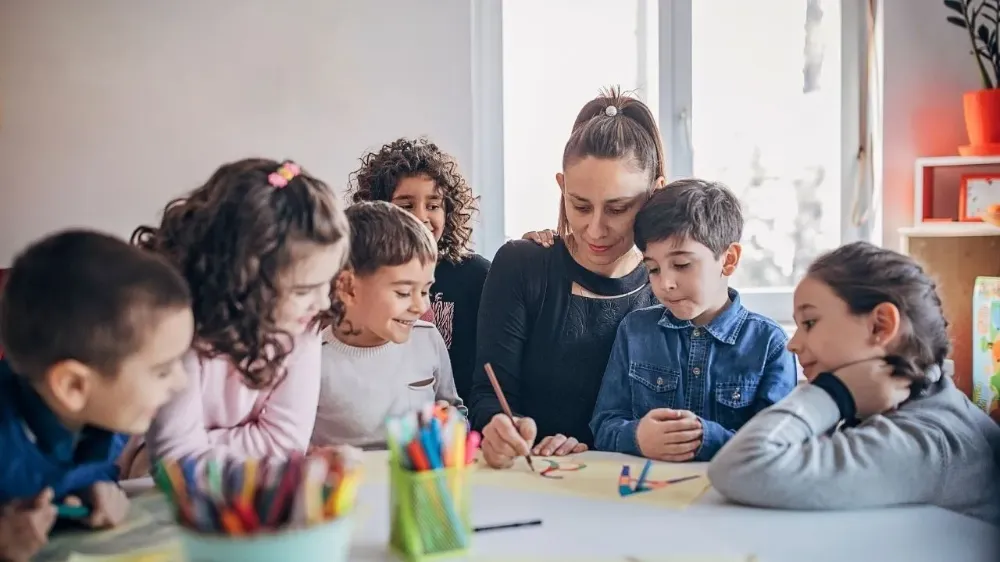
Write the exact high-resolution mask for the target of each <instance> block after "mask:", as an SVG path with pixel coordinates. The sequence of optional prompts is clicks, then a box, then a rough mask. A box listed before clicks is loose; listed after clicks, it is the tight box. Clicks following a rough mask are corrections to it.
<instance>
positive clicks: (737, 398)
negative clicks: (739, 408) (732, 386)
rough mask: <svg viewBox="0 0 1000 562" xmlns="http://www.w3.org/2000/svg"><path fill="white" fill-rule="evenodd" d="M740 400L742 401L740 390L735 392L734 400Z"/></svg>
mask: <svg viewBox="0 0 1000 562" xmlns="http://www.w3.org/2000/svg"><path fill="white" fill-rule="evenodd" d="M739 399H740V391H739V389H737V390H734V391H733V400H739Z"/></svg>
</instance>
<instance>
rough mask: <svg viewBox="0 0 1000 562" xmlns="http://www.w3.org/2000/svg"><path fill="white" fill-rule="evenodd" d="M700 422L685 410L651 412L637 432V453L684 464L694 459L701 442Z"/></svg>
mask: <svg viewBox="0 0 1000 562" xmlns="http://www.w3.org/2000/svg"><path fill="white" fill-rule="evenodd" d="M702 436H703V434H702V427H701V420H699V419H698V416H696V415H694V414H693V413H692V412H689V411H688V410H671V409H669V408H656V409H653V410H650V411H649V412H648V413H647V414H646V415H645V416H643V418H642V419H641V420H639V427H638V429H636V434H635V437H636V441H638V442H639V450H640V451H641V452H642V455H643V456H644V457H646V458H649V459H653V460H658V461H668V462H684V461H689V460H691V459H693V458H694V455H695V453H696V452H697V451H698V447H701V439H702Z"/></svg>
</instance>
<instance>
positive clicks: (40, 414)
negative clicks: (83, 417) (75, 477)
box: [0, 361, 114, 463]
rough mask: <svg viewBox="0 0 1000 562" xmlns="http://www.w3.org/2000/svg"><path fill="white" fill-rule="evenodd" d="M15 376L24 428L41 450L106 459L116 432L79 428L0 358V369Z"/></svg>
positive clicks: (65, 457) (58, 456) (64, 457)
mask: <svg viewBox="0 0 1000 562" xmlns="http://www.w3.org/2000/svg"><path fill="white" fill-rule="evenodd" d="M4 370H6V371H7V372H6V373H4V374H5V375H8V376H13V377H14V378H15V381H16V382H15V384H14V385H13V388H14V392H15V395H16V402H15V403H16V404H17V411H18V412H17V413H18V414H19V415H20V417H21V420H22V421H23V422H24V423H23V425H24V430H25V432H26V433H27V434H28V438H29V439H31V440H32V441H33V442H34V443H35V445H36V446H37V447H38V450H39V451H41V452H42V454H44V455H46V456H49V457H51V458H53V459H55V460H57V461H58V462H63V463H69V462H87V461H92V460H104V459H106V458H107V455H108V451H109V450H110V448H111V447H112V446H113V438H114V434H112V433H111V432H109V431H105V430H103V429H98V428H96V427H90V426H87V427H84V428H83V429H82V430H81V431H79V432H76V431H73V430H71V429H69V428H68V427H66V426H65V425H63V423H62V422H61V421H60V420H59V418H58V417H56V415H55V413H54V412H53V411H52V409H51V408H49V405H48V404H46V403H45V400H43V399H42V397H41V396H40V395H39V394H38V392H37V391H35V389H34V388H32V387H31V385H30V384H28V382H27V381H25V380H23V379H21V378H20V377H18V376H17V375H15V374H14V373H13V371H12V370H11V368H10V365H9V364H8V363H7V362H6V361H0V371H4Z"/></svg>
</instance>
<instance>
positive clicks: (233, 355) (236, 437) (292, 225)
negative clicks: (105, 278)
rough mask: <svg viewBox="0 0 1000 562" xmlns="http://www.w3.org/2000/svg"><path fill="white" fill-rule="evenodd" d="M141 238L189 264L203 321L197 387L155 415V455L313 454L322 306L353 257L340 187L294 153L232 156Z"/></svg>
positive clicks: (190, 358)
mask: <svg viewBox="0 0 1000 562" xmlns="http://www.w3.org/2000/svg"><path fill="white" fill-rule="evenodd" d="M133 241H134V242H135V243H136V244H138V245H139V246H140V247H142V248H145V249H147V250H150V251H152V252H155V253H157V254H160V255H162V256H164V257H166V258H167V260H169V261H170V262H171V263H173V264H174V265H175V266H176V267H177V268H178V269H179V270H180V272H181V273H182V274H183V275H184V277H185V278H186V279H187V281H188V283H189V284H190V286H191V292H192V295H193V309H194V317H195V336H194V343H193V346H192V351H191V352H190V353H189V354H188V355H187V356H186V357H185V359H184V364H185V366H186V368H187V371H188V374H189V376H190V383H189V384H188V387H187V388H186V389H185V391H183V392H182V393H180V394H179V395H178V396H177V397H176V398H175V399H173V400H172V401H171V402H169V403H168V404H167V405H166V406H165V407H163V408H162V409H161V410H160V412H159V414H158V415H157V417H156V419H155V420H154V422H153V425H152V427H151V428H150V430H149V433H148V434H147V442H148V443H149V449H150V450H149V455H150V456H151V457H152V458H153V459H154V460H155V459H159V458H164V457H172V458H177V457H182V456H189V455H191V456H201V455H204V454H206V453H208V452H209V451H215V452H218V453H219V454H222V455H227V456H237V457H260V456H264V455H273V454H276V455H285V454H289V453H291V452H293V451H305V450H306V449H307V447H308V445H309V438H310V436H311V435H312V430H313V423H314V421H315V417H316V406H317V403H318V401H319V388H320V336H319V329H321V326H320V324H322V323H323V322H324V321H326V320H321V313H324V312H326V311H327V310H328V309H329V308H330V291H331V282H332V280H333V278H334V277H335V276H336V275H337V273H338V272H339V271H340V269H341V268H342V267H343V265H344V261H345V259H346V255H347V244H348V225H347V219H346V217H345V216H344V213H343V210H342V209H340V207H339V205H338V204H337V202H336V199H335V195H334V194H333V191H332V190H331V189H330V188H329V187H328V186H327V185H326V184H325V183H323V182H322V181H320V180H318V179H316V178H315V177H313V176H311V175H309V174H307V173H305V172H304V171H303V170H301V169H300V168H299V166H298V165H296V164H295V163H293V162H290V161H285V162H277V161H274V160H267V159H262V158H253V159H246V160H241V161H238V162H233V163H230V164H225V165H223V166H222V167H220V168H219V169H218V170H217V171H216V172H215V173H214V174H213V175H212V177H211V178H209V180H208V182H207V183H205V185H203V186H202V187H199V188H197V189H196V190H194V191H193V192H191V193H190V194H188V195H186V196H185V197H183V198H181V199H177V200H175V201H173V202H171V203H169V204H168V205H167V207H166V210H165V211H164V213H163V220H162V222H161V224H160V226H159V227H157V228H151V227H145V226H144V227H140V228H138V229H137V230H136V231H135V233H134V234H133ZM131 472H132V474H135V473H136V470H134V469H133V470H132V471H131Z"/></svg>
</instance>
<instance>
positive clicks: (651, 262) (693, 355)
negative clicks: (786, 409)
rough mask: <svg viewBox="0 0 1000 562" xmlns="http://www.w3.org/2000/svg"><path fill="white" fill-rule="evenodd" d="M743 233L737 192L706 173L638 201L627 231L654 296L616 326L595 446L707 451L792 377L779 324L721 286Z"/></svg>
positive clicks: (677, 458) (680, 456) (706, 454)
mask: <svg viewBox="0 0 1000 562" xmlns="http://www.w3.org/2000/svg"><path fill="white" fill-rule="evenodd" d="M742 234H743V213H742V210H741V209H740V202H739V200H737V199H736V196H734V195H733V193H732V192H731V191H729V189H728V188H726V187H725V186H723V185H722V184H719V183H715V182H707V181H703V180H698V179H685V180H679V181H676V182H673V183H671V184H670V185H667V186H666V187H665V188H663V189H662V190H660V191H658V192H656V193H655V194H654V195H653V196H652V197H651V198H650V200H649V201H648V202H647V203H646V204H645V205H644V206H643V208H642V209H641V210H640V211H639V214H638V215H637V216H636V219H635V243H636V246H638V247H639V249H640V250H642V252H643V256H644V258H645V263H646V267H648V268H649V282H650V284H651V285H652V289H653V292H654V294H655V295H656V298H657V299H658V300H659V301H660V303H661V304H660V305H657V306H652V307H649V308H644V309H642V310H637V311H635V312H632V313H631V314H629V315H628V316H626V317H625V319H624V320H622V323H621V325H619V326H618V335H617V337H616V339H615V343H614V346H613V347H612V350H611V357H610V359H609V360H608V366H607V369H606V371H605V373H604V379H603V382H602V383H601V390H600V393H599V394H598V396H597V405H596V407H595V408H594V416H593V418H592V420H591V422H590V428H591V430H592V431H593V432H594V439H595V445H596V448H597V449H598V450H603V451H616V452H620V453H627V454H631V455H636V456H643V457H647V458H651V459H656V460H661V461H673V462H681V461H689V460H696V461H708V460H711V458H712V456H714V455H715V453H716V451H718V450H719V449H720V448H721V447H722V445H723V444H725V443H726V441H728V440H729V438H730V437H732V436H733V434H734V433H735V432H736V430H738V429H739V428H740V427H741V426H742V425H743V424H744V423H746V422H747V421H748V420H749V419H750V418H751V417H752V416H753V415H754V414H756V413H757V412H759V411H761V410H763V409H764V408H767V407H768V406H770V405H771V404H774V403H775V402H777V401H779V400H781V399H782V398H784V397H785V395H787V394H788V393H789V392H791V391H792V389H793V388H794V387H795V382H796V369H795V358H794V356H793V355H792V354H791V353H790V352H789V351H788V350H787V349H786V347H785V346H786V344H787V342H788V339H787V336H786V335H785V332H784V331H783V330H782V329H781V327H780V326H778V324H776V323H775V322H774V321H772V320H770V319H768V318H765V317H763V316H761V315H759V314H755V313H753V312H750V311H749V310H747V309H746V308H744V307H743V305H742V304H741V303H740V295H739V293H738V292H737V291H736V290H734V289H731V288H729V277H730V276H731V275H732V274H733V273H734V272H735V271H736V268H737V266H738V265H739V261H740V254H741V252H742V248H741V246H740V244H739V241H740V237H741V236H742Z"/></svg>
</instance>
